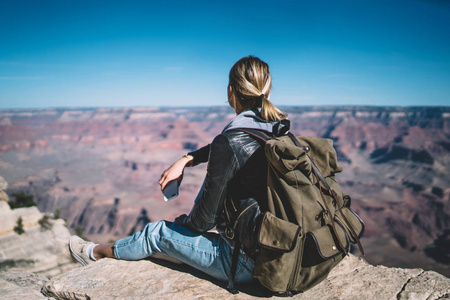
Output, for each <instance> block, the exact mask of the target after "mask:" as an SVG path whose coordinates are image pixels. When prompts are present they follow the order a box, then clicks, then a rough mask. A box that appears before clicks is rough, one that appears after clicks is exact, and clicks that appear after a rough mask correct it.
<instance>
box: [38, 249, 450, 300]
mask: <svg viewBox="0 0 450 300" xmlns="http://www.w3.org/2000/svg"><path fill="white" fill-rule="evenodd" d="M238 289H239V290H240V293H239V294H237V295H232V294H230V293H229V292H228V291H227V290H226V288H225V285H224V284H223V283H220V282H217V281H215V280H213V279H211V278H210V277H208V276H207V275H204V274H203V273H200V272H198V271H196V270H193V269H192V268H190V267H187V266H185V265H184V266H177V265H174V264H170V263H166V262H155V261H148V260H145V261H135V262H129V261H118V260H113V259H103V260H101V261H99V262H97V263H94V264H91V265H88V266H86V267H80V268H77V269H73V270H71V271H69V272H67V273H65V274H61V275H59V276H57V277H54V278H53V279H51V280H50V281H48V282H46V283H44V285H43V288H42V293H43V294H44V295H46V296H47V297H53V298H56V299H105V298H115V299H149V298H152V299H258V298H265V297H270V296H271V294H270V293H269V292H268V291H267V290H265V289H264V288H263V287H261V286H260V285H259V284H257V283H254V284H247V285H240V286H238ZM449 296H450V279H449V278H446V277H444V276H442V275H440V274H438V273H436V272H433V271H427V272H425V271H423V270H421V269H400V268H387V267H383V266H377V267H375V266H371V265H369V264H368V263H366V262H365V261H364V260H363V259H361V258H358V257H356V256H353V255H351V256H349V257H346V258H345V259H344V260H343V261H342V262H341V263H340V264H339V265H338V266H337V267H336V268H335V269H333V270H332V271H331V273H330V275H329V276H328V278H327V279H326V280H324V281H323V282H322V283H320V284H319V285H317V286H316V287H314V288H312V289H310V290H308V291H306V292H304V293H301V294H297V295H295V296H294V297H293V298H292V299H308V300H310V299H430V300H431V299H442V298H448V297H449Z"/></svg>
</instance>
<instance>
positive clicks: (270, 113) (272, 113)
mask: <svg viewBox="0 0 450 300" xmlns="http://www.w3.org/2000/svg"><path fill="white" fill-rule="evenodd" d="M261 98H262V101H261V116H262V117H263V119H264V120H266V121H281V120H284V119H286V118H287V114H285V113H283V112H282V111H281V110H279V109H278V108H276V107H275V105H273V104H272V102H270V101H269V99H267V98H266V96H265V95H264V94H262V97H261Z"/></svg>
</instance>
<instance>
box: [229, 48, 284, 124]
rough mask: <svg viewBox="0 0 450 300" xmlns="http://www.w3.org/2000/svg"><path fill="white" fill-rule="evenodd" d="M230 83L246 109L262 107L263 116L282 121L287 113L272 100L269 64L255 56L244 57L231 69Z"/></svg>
mask: <svg viewBox="0 0 450 300" xmlns="http://www.w3.org/2000/svg"><path fill="white" fill-rule="evenodd" d="M228 80H229V85H230V86H231V88H232V91H233V94H234V96H235V97H236V98H237V99H238V101H239V103H240V105H241V106H242V107H243V108H244V109H251V108H256V107H261V116H262V117H263V118H264V119H265V120H267V121H280V120H283V119H286V117H287V115H286V114H285V113H283V112H282V111H281V110H279V109H278V108H276V107H275V106H274V105H273V104H272V103H271V102H270V101H269V98H270V90H271V88H272V77H271V76H270V72H269V65H267V64H266V63H265V62H263V61H262V60H260V59H259V58H257V57H254V56H251V55H250V56H247V57H243V58H241V59H240V60H238V61H237V62H236V63H235V64H234V65H233V67H232V68H231V70H230V74H229V79H228Z"/></svg>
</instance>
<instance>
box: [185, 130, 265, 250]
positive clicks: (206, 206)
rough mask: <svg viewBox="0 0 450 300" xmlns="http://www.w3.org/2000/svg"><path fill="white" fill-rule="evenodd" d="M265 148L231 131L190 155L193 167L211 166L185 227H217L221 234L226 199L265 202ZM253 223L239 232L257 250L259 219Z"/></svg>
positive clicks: (193, 228)
mask: <svg viewBox="0 0 450 300" xmlns="http://www.w3.org/2000/svg"><path fill="white" fill-rule="evenodd" d="M263 148H264V147H261V144H260V142H259V141H257V140H255V139H254V138H253V137H251V136H250V135H249V134H247V133H244V132H241V131H234V130H232V131H226V132H225V133H222V134H220V135H218V136H217V137H216V138H215V139H214V140H213V142H212V143H211V144H210V145H207V146H205V147H203V148H201V149H199V150H197V151H194V152H191V153H189V154H190V155H192V156H193V157H194V165H196V164H199V163H202V162H206V161H208V167H207V174H206V178H205V181H204V183H203V186H202V189H201V191H200V193H199V194H198V196H197V199H196V200H195V205H194V207H193V208H192V210H191V212H190V214H189V216H188V217H187V218H185V220H184V222H183V224H182V225H183V226H185V227H187V228H189V229H191V230H194V231H197V232H204V231H207V230H209V229H211V228H213V227H214V226H216V225H217V229H218V231H219V232H221V231H223V229H224V226H225V216H224V203H225V200H226V199H229V200H230V199H232V200H233V201H234V202H235V203H239V201H241V200H244V199H255V200H256V201H257V202H259V203H260V200H261V199H265V198H266V197H267V160H266V157H265V154H264V149H263ZM237 205H238V204H237ZM251 223H252V224H248V226H243V231H244V232H240V233H239V234H240V236H241V237H242V236H245V238H246V240H247V243H246V244H244V246H246V248H255V247H256V244H255V243H256V235H255V234H254V232H255V230H256V226H257V225H256V220H252V221H251ZM250 252H253V249H252V250H250Z"/></svg>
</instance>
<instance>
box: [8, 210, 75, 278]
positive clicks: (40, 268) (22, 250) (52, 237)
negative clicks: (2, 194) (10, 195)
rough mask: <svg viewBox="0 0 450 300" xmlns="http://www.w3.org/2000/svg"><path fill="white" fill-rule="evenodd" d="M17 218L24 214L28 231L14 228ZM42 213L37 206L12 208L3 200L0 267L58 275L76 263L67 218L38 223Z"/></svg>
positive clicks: (24, 222)
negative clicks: (47, 223) (48, 225)
mask: <svg viewBox="0 0 450 300" xmlns="http://www.w3.org/2000/svg"><path fill="white" fill-rule="evenodd" d="M18 217H22V219H23V224H24V229H25V233H23V234H21V235H18V234H17V233H15V232H14V231H13V227H14V226H15V225H16V220H17V218H18ZM42 217H43V214H42V213H41V212H39V210H38V209H37V208H36V207H27V208H18V209H13V210H11V209H10V208H9V206H8V204H7V203H6V202H0V220H1V222H0V269H1V271H2V272H4V271H29V272H37V273H41V274H44V275H46V276H55V275H58V274H60V273H62V272H64V271H67V270H69V269H72V268H73V267H75V266H76V264H74V263H73V261H72V259H71V256H70V253H69V250H68V248H67V242H68V240H69V237H70V233H69V230H68V229H67V227H66V224H65V222H64V220H62V219H58V220H51V219H50V220H49V222H50V225H51V228H49V229H47V230H46V229H44V228H42V227H41V226H40V225H39V220H40V219H42Z"/></svg>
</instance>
